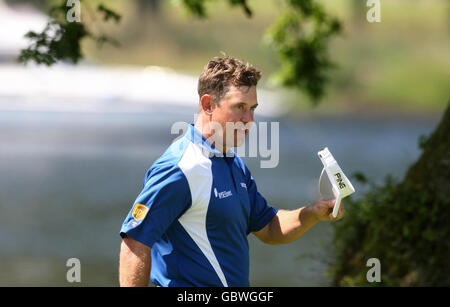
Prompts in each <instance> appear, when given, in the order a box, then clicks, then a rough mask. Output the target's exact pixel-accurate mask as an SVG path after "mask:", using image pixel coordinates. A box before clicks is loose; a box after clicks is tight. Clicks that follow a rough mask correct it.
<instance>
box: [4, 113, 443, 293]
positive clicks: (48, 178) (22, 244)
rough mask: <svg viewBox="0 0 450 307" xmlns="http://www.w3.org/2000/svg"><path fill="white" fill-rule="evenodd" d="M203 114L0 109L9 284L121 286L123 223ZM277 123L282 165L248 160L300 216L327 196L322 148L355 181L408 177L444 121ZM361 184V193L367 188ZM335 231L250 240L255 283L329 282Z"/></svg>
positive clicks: (271, 192) (280, 201)
mask: <svg viewBox="0 0 450 307" xmlns="http://www.w3.org/2000/svg"><path fill="white" fill-rule="evenodd" d="M194 112H195V109H194V108H186V107H183V108H181V107H168V106H152V108H151V109H150V108H148V107H147V108H144V107H140V109H139V110H138V111H136V112H126V113H124V112H106V111H105V112H88V111H86V112H73V111H71V112H63V111H59V112H50V111H33V112H29V111H24V110H22V111H20V110H15V111H14V110H11V111H5V110H4V111H0V285H1V286H10V285H14V286H36V285H38V286H56V285H62V286H65V285H67V286H71V285H81V286H116V285H118V273H117V268H118V256H119V245H120V237H119V235H118V232H119V229H120V226H121V223H122V221H123V219H124V217H125V216H126V214H127V213H128V211H129V209H130V207H131V205H132V203H133V202H134V199H135V198H136V196H137V195H138V193H139V192H140V189H141V186H142V182H143V178H144V174H145V171H146V170H147V168H148V167H149V166H150V165H151V164H152V162H153V161H154V160H155V159H156V158H157V157H158V156H159V155H160V154H161V153H162V152H163V151H164V150H165V148H166V147H167V146H168V145H169V144H170V143H171V142H172V140H173V139H174V138H175V137H177V135H171V134H170V127H171V125H172V123H173V122H175V121H179V120H181V121H186V122H192V114H193V113H194ZM261 120H268V119H263V118H262V119H261ZM276 120H279V121H280V160H279V164H278V166H277V167H276V168H272V169H263V168H260V167H259V165H260V164H259V162H260V161H259V160H258V159H256V158H245V159H244V160H245V161H246V163H247V165H248V167H249V168H250V170H251V171H252V174H253V176H254V177H255V179H256V182H257V183H258V188H259V190H260V192H261V193H262V194H263V195H264V196H265V197H266V198H267V200H268V201H269V202H270V203H271V204H273V205H275V206H276V207H278V208H283V209H294V208H297V207H299V206H302V205H305V204H308V203H310V202H312V201H313V200H314V199H316V198H318V196H319V195H318V191H317V182H318V178H319V175H320V171H321V168H322V166H321V162H320V160H319V159H318V157H317V155H316V153H317V151H318V150H319V149H322V148H323V147H325V146H328V148H329V149H330V150H331V152H332V153H333V155H334V156H335V158H336V159H337V160H338V162H339V164H340V165H341V167H342V169H343V170H344V172H345V173H346V174H347V175H350V174H351V173H352V172H355V171H361V172H363V173H364V174H366V175H367V177H369V178H370V179H372V180H375V181H377V182H380V181H381V180H382V178H383V177H384V176H385V175H386V174H387V173H391V174H393V175H394V176H396V177H397V178H401V177H402V176H403V174H404V172H405V170H406V169H407V167H408V165H409V164H410V163H412V162H413V161H415V160H416V159H417V158H418V156H419V154H420V151H419V149H418V147H417V139H418V137H419V136H420V135H422V134H429V133H430V132H431V131H432V130H433V129H434V127H435V126H436V124H437V122H438V120H439V119H438V118H428V119H420V120H419V119H412V118H387V117H383V118H363V117H359V118H355V117H337V118H320V117H309V118H304V119H299V120H296V121H294V120H287V119H276ZM354 186H355V188H356V189H357V191H358V192H357V194H356V196H360V195H362V194H363V193H362V191H364V187H362V186H360V185H359V184H358V183H354ZM331 235H332V233H331V228H330V223H320V224H318V225H317V226H316V227H314V228H313V229H311V230H310V231H309V232H308V233H307V234H305V235H304V236H303V237H302V238H300V239H299V240H298V241H296V242H293V243H290V244H287V245H277V246H269V245H265V244H263V243H261V242H259V241H258V240H257V239H256V238H255V237H253V236H250V237H249V242H250V257H251V267H250V272H251V276H250V280H251V284H252V285H254V286H324V285H328V284H329V281H330V278H329V276H327V275H326V274H325V270H326V268H327V266H326V263H327V262H329V261H331V259H332V254H330V252H329V249H328V246H330V243H331V242H330V238H331ZM73 257H75V258H78V259H80V261H81V266H82V269H81V283H80V284H69V283H68V282H67V281H66V272H67V270H68V268H67V267H66V261H67V260H68V259H69V258H73Z"/></svg>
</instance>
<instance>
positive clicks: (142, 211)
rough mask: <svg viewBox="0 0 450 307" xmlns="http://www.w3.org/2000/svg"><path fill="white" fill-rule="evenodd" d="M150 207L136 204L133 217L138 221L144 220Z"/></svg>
mask: <svg viewBox="0 0 450 307" xmlns="http://www.w3.org/2000/svg"><path fill="white" fill-rule="evenodd" d="M147 212H148V207H146V206H144V205H142V204H136V205H135V206H134V209H133V212H132V213H131V216H132V217H133V218H134V219H135V220H136V221H140V220H143V219H144V217H145V216H146V215H147Z"/></svg>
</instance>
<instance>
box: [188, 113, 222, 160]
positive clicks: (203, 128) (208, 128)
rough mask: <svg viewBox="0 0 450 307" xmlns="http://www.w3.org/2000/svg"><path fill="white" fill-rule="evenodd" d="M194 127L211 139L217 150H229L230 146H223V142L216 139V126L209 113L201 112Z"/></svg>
mask: <svg viewBox="0 0 450 307" xmlns="http://www.w3.org/2000/svg"><path fill="white" fill-rule="evenodd" d="M194 127H195V129H197V130H198V131H200V133H201V134H202V135H203V136H204V137H205V138H206V139H208V141H210V142H211V144H213V145H214V147H215V148H216V149H217V150H220V151H221V152H223V153H225V152H226V151H227V150H228V148H226V147H224V146H222V145H221V144H219V143H218V142H216V141H215V140H216V137H217V136H215V135H214V133H215V130H214V126H213V125H212V124H211V121H210V120H209V117H208V116H207V115H205V114H203V113H201V114H199V115H198V116H197V119H196V121H195V123H194Z"/></svg>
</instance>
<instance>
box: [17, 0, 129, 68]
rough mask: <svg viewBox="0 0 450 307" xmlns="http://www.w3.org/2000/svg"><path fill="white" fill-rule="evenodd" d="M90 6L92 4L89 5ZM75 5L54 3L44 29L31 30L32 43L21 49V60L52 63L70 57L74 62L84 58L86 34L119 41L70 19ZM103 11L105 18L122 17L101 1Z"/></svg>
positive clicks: (116, 19)
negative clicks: (82, 50)
mask: <svg viewBox="0 0 450 307" xmlns="http://www.w3.org/2000/svg"><path fill="white" fill-rule="evenodd" d="M86 7H87V9H90V7H89V6H86ZM70 8H71V7H69V6H67V5H66V2H65V1H63V2H62V3H61V4H59V5H54V6H52V7H51V8H50V10H49V15H50V21H49V22H48V23H47V26H46V27H45V29H44V30H43V31H42V32H41V33H36V32H34V31H30V32H28V33H27V34H25V37H27V38H28V39H30V41H31V43H30V45H29V46H28V47H27V48H25V49H22V50H21V53H20V55H19V58H18V60H19V62H21V63H25V64H26V63H28V62H29V61H34V62H35V63H36V64H45V65H47V66H50V65H52V64H55V63H56V62H58V61H70V62H72V63H74V64H76V63H78V61H79V60H80V59H82V58H83V54H82V52H81V41H82V40H83V39H84V38H91V39H93V40H95V41H97V43H98V44H99V45H102V44H103V43H105V42H107V43H111V44H113V45H118V42H117V41H115V40H114V39H113V38H111V37H108V36H106V35H104V34H100V35H94V34H93V33H91V32H90V31H89V30H88V29H87V28H86V25H85V24H84V23H81V22H69V21H67V18H66V16H67V13H68V11H69V10H70ZM97 11H98V13H99V14H102V15H103V20H104V21H108V20H109V19H113V20H115V22H116V23H117V22H119V21H120V15H119V14H117V13H115V12H114V11H112V10H110V9H108V8H106V7H105V6H104V5H99V6H98V8H97Z"/></svg>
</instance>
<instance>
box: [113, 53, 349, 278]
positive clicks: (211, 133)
mask: <svg viewBox="0 0 450 307" xmlns="http://www.w3.org/2000/svg"><path fill="white" fill-rule="evenodd" d="M260 77H261V73H260V72H258V71H257V70H256V69H255V68H253V67H252V66H250V65H249V64H247V65H244V64H243V63H242V62H241V61H239V60H236V59H233V58H230V57H222V58H214V59H213V60H211V61H210V62H209V63H208V64H207V65H206V66H205V69H204V71H203V73H202V74H201V76H200V78H199V82H198V92H199V97H200V102H199V114H198V116H197V119H196V122H195V125H190V126H189V129H188V131H187V132H186V134H185V135H184V136H183V137H182V138H180V139H178V140H177V141H176V142H174V143H173V144H172V145H171V146H170V147H169V148H168V149H167V151H166V152H165V153H164V154H163V155H162V156H161V157H160V158H159V159H157V160H156V162H155V163H154V164H153V165H152V166H151V167H150V169H149V170H148V172H147V174H146V178H145V182H144V187H143V190H142V192H141V193H140V195H139V196H138V197H137V199H136V201H135V203H134V205H133V208H132V209H131V210H130V213H129V214H128V216H127V218H126V219H125V221H124V223H123V225H122V229H121V232H120V235H121V236H122V238H123V240H122V244H121V251H120V266H119V281H120V285H121V286H147V285H148V282H149V277H150V279H151V281H152V282H153V283H154V284H155V285H157V286H249V246H248V241H247V236H248V235H249V234H250V233H252V234H254V235H255V236H256V237H257V238H259V239H260V240H261V241H263V242H265V243H268V244H282V243H288V242H291V241H294V240H296V239H298V238H299V237H300V236H302V235H303V234H304V233H305V232H306V231H308V230H309V229H310V228H311V227H313V226H314V225H315V224H316V223H317V222H319V221H326V220H338V219H340V218H342V216H343V214H344V208H343V206H341V208H340V212H339V215H338V216H337V218H335V219H333V218H332V215H331V212H332V209H333V205H334V201H324V200H323V199H320V200H318V201H316V202H315V203H314V204H312V205H309V206H305V207H301V208H299V209H297V210H292V211H288V210H277V209H276V208H274V207H272V206H270V205H269V204H268V203H267V201H266V200H265V199H264V197H263V196H262V195H261V194H260V193H259V192H258V190H257V187H256V183H255V180H254V178H253V177H252V176H251V174H250V171H249V170H248V168H247V167H246V166H245V164H244V163H243V162H242V160H241V159H240V158H239V157H238V156H237V155H236V154H234V152H233V151H232V150H231V148H233V147H237V146H240V145H241V144H242V143H243V141H244V139H245V136H246V135H247V134H248V130H249V127H250V125H251V123H252V122H253V116H254V112H255V109H256V107H257V105H258V102H257V95H256V85H257V83H258V80H259V79H260ZM230 124H231V125H230ZM230 127H231V129H230ZM227 128H228V129H227ZM150 271H151V272H150Z"/></svg>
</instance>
